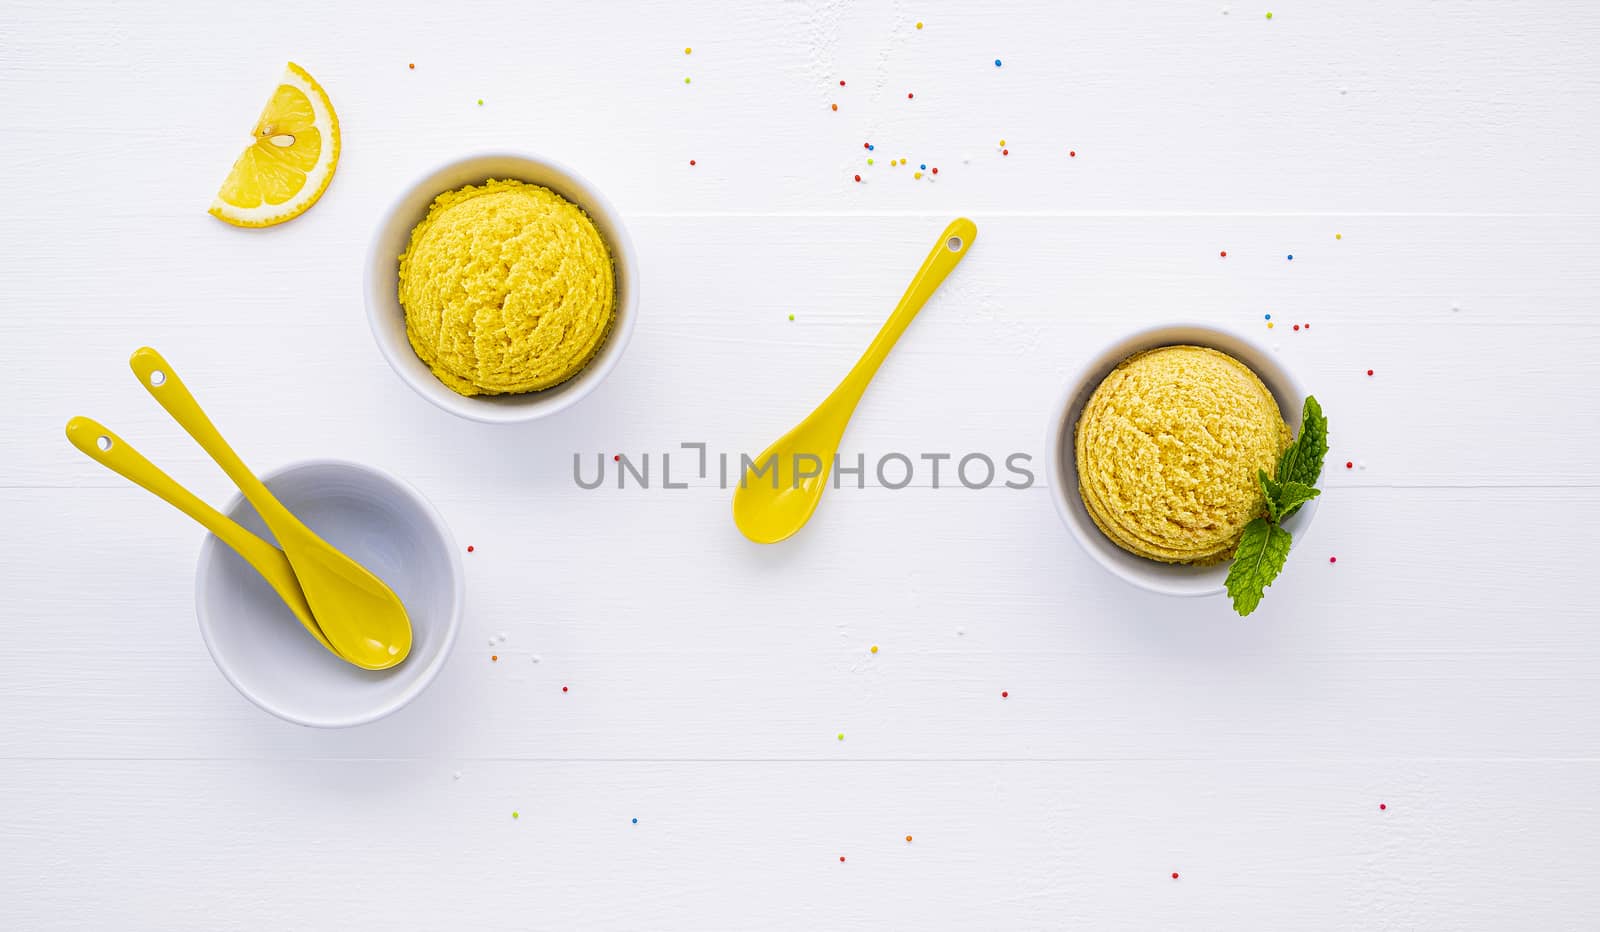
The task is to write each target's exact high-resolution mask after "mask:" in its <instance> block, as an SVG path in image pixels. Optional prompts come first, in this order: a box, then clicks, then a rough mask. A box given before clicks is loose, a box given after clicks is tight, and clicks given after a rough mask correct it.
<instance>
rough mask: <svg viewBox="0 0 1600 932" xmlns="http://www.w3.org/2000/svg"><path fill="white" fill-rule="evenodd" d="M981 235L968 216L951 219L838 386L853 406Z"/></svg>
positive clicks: (842, 395) (841, 394)
mask: <svg viewBox="0 0 1600 932" xmlns="http://www.w3.org/2000/svg"><path fill="white" fill-rule="evenodd" d="M977 238H978V225H977V224H975V223H973V222H972V221H971V220H968V219H967V218H966V217H957V218H956V219H955V220H952V221H950V225H949V226H947V227H945V228H944V232H943V233H941V234H939V241H938V242H937V243H935V244H934V246H933V249H932V250H931V251H930V252H929V253H928V258H926V259H924V260H922V268H920V269H917V274H916V276H915V277H914V278H912V279H911V284H909V285H907V286H906V293H905V294H903V295H901V296H900V303H899V304H897V305H895V309H894V313H893V314H890V315H889V319H888V320H886V321H884V322H883V326H882V327H881V328H879V330H878V335H877V336H875V337H873V338H872V344H871V345H870V346H868V347H867V349H866V352H864V353H862V354H861V358H860V359H859V360H857V361H856V364H855V366H854V367H852V368H851V370H850V374H849V375H846V376H845V377H844V381H842V382H840V383H839V387H838V388H836V389H834V394H835V395H836V396H841V397H846V396H853V397H851V398H850V406H851V407H852V408H854V407H855V403H856V402H857V401H860V400H861V393H862V392H864V391H866V389H867V383H869V382H871V381H872V377H873V376H874V375H876V374H877V372H878V367H879V366H881V365H883V361H884V360H885V359H887V358H888V356H889V351H890V350H891V349H894V344H895V342H896V341H898V340H899V339H900V335H901V334H902V333H905V332H906V327H908V326H910V324H911V321H912V319H913V318H915V317H916V316H917V312H918V311H920V310H922V306H923V305H924V304H927V303H928V299H929V298H931V297H933V293H934V292H935V291H938V290H939V285H940V284H942V283H943V282H944V280H945V277H946V276H948V275H949V274H950V273H951V272H953V271H955V267H956V266H957V265H959V264H960V263H961V260H962V259H963V258H964V257H965V256H966V254H967V253H968V252H970V251H971V250H972V244H973V242H974V241H975V240H976V239H977Z"/></svg>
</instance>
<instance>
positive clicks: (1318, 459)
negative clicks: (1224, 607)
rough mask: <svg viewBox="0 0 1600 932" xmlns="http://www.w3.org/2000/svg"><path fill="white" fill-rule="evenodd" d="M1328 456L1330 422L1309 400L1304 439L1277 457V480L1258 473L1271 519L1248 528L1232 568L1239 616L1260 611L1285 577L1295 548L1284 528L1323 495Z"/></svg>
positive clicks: (1304, 412)
mask: <svg viewBox="0 0 1600 932" xmlns="http://www.w3.org/2000/svg"><path fill="white" fill-rule="evenodd" d="M1327 455H1328V419H1327V418H1326V417H1324V416H1323V414H1322V405H1320V404H1317V399H1316V398H1315V397H1313V396H1310V395H1307V396H1306V401H1305V407H1304V409H1303V410H1302V411H1301V413H1300V436H1298V437H1296V438H1295V440H1294V442H1293V443H1291V444H1289V448H1288V449H1286V450H1284V451H1283V455H1282V456H1280V457H1278V475H1277V478H1273V477H1272V476H1269V475H1267V471H1266V470H1265V469H1261V470H1257V474H1256V481H1257V482H1259V483H1260V484H1261V492H1262V494H1263V495H1265V496H1266V499H1267V514H1266V516H1265V517H1259V518H1255V519H1254V520H1252V521H1251V522H1250V523H1249V524H1246V525H1245V526H1244V535H1243V536H1242V537H1240V538H1239V549H1238V550H1237V551H1236V552H1235V553H1234V555H1233V566H1231V567H1229V568H1228V581H1227V587H1228V595H1229V596H1230V597H1231V598H1232V599H1233V610H1234V611H1236V612H1238V613H1239V614H1240V615H1248V614H1250V613H1251V612H1253V611H1255V610H1256V606H1258V605H1260V604H1261V597H1262V596H1263V595H1265V594H1266V590H1267V587H1268V586H1270V585H1272V581H1273V580H1275V579H1277V578H1278V574H1279V573H1281V572H1283V564H1284V561H1285V560H1287V559H1288V558H1289V545H1290V544H1291V543H1293V542H1294V538H1293V537H1292V536H1290V534H1289V532H1288V531H1286V530H1284V529H1283V522H1284V521H1287V520H1289V517H1290V516H1291V515H1293V514H1294V513H1295V512H1296V511H1299V510H1300V506H1301V505H1304V504H1305V503H1306V502H1309V501H1311V500H1312V499H1313V498H1316V497H1317V496H1318V495H1321V494H1322V490H1320V489H1318V488H1317V487H1316V481H1317V478H1318V477H1319V476H1321V475H1322V461H1323V459H1324V458H1325V457H1326V456H1327Z"/></svg>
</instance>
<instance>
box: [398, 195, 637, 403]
mask: <svg viewBox="0 0 1600 932" xmlns="http://www.w3.org/2000/svg"><path fill="white" fill-rule="evenodd" d="M616 304H617V288H616V276H615V270H614V269H613V268H612V260H611V252H610V250H609V249H608V248H607V247H606V242H605V240H604V239H603V238H602V237H601V235H600V231H599V230H597V229H596V228H595V225H594V223H593V222H591V221H590V219H589V217H588V216H587V215H586V214H585V213H584V212H583V211H582V210H581V209H579V208H578V207H577V206H576V205H574V204H572V203H571V202H569V201H568V200H566V199H565V198H563V197H561V195H559V194H556V193H555V192H554V191H551V190H550V189H549V188H544V187H540V186H539V185H533V184H526V183H524V182H520V181H509V180H506V181H496V180H494V179H490V180H489V181H487V182H485V183H484V184H482V185H467V186H466V187H464V188H460V189H458V190H454V191H447V192H445V193H444V194H441V195H439V196H438V197H437V198H436V199H435V200H434V202H433V206H432V207H431V208H429V210H428V215H427V217H425V218H424V219H423V220H422V222H421V223H419V224H417V226H416V228H415V229H413V230H412V232H411V241H410V244H409V245H408V246H407V248H406V251H405V253H404V254H403V255H401V257H400V306H401V307H402V308H404V310H405V315H406V336H407V338H408V339H409V340H410V342H411V348H412V349H413V350H414V351H415V352H416V354H417V357H418V358H419V359H421V360H422V361H423V362H424V363H426V364H427V365H428V367H429V368H430V369H432V370H433V373H434V375H436V376H437V377H438V378H439V381H441V382H443V383H444V384H445V385H447V386H449V387H450V388H451V389H452V390H454V391H456V392H458V393H460V394H462V395H469V396H470V395H501V394H515V393H521V392H534V391H539V390H541V389H546V388H551V387H553V386H556V385H559V384H561V383H562V382H565V381H566V380H567V379H569V378H571V377H573V376H574V375H576V374H578V372H579V371H580V370H582V369H583V367H584V366H586V365H588V363H589V361H590V360H591V359H593V358H594V356H595V354H596V353H597V352H599V350H600V347H601V345H602V344H603V343H604V342H605V338H606V334H607V333H608V332H609V331H610V329H611V324H612V320H613V318H614V317H615V314H616Z"/></svg>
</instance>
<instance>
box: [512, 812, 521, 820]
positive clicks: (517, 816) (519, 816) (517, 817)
mask: <svg viewBox="0 0 1600 932" xmlns="http://www.w3.org/2000/svg"><path fill="white" fill-rule="evenodd" d="M511 818H513V819H520V818H522V814H521V813H519V812H517V811H515V810H513V811H512V813H511Z"/></svg>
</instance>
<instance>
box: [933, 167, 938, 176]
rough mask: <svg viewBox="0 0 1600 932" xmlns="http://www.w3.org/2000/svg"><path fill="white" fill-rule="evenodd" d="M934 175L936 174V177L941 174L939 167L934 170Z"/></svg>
mask: <svg viewBox="0 0 1600 932" xmlns="http://www.w3.org/2000/svg"><path fill="white" fill-rule="evenodd" d="M933 173H934V174H935V175H937V174H939V169H938V168H937V167H935V168H934V170H933Z"/></svg>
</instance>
